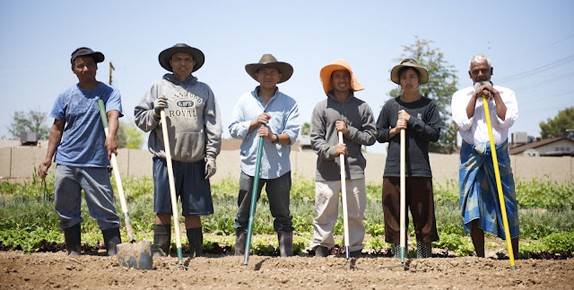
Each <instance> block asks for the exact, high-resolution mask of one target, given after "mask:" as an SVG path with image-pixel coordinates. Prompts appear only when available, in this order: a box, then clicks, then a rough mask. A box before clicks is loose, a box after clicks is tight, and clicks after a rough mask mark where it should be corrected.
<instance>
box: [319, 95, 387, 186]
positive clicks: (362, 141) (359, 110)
mask: <svg viewBox="0 0 574 290" xmlns="http://www.w3.org/2000/svg"><path fill="white" fill-rule="evenodd" d="M337 120H345V121H346V122H347V128H348V131H347V133H345V134H343V139H344V140H343V142H344V143H345V144H346V145H347V155H346V162H345V163H346V164H345V167H346V168H345V173H346V174H347V177H346V178H347V179H359V178H365V173H364V170H365V167H366V165H367V160H365V157H364V156H363V153H362V152H361V147H362V146H363V145H365V146H370V145H373V144H374V143H375V141H376V135H377V128H376V127H375V119H374V117H373V112H372V110H371V107H369V105H368V104H367V103H365V102H364V101H362V100H359V99H357V98H356V97H355V96H354V95H353V93H351V95H350V96H349V98H348V99H347V101H346V102H345V103H339V102H337V101H336V100H335V99H333V98H332V97H331V96H330V95H328V96H327V99H325V100H322V101H320V102H319V103H318V104H317V105H316V106H315V109H314V110H313V117H312V121H311V122H312V124H311V137H310V138H311V146H312V147H313V150H314V151H315V153H317V173H316V176H315V178H316V180H318V181H335V180H340V179H341V172H340V165H339V158H338V156H337V155H335V146H337V143H339V137H338V136H337V131H336V129H335V122H336V121H337Z"/></svg>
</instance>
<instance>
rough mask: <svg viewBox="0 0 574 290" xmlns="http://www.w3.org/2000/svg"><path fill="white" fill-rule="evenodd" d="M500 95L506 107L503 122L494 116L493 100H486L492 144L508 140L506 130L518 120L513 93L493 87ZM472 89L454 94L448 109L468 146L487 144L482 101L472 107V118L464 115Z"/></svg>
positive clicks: (468, 88) (509, 90) (516, 105)
mask: <svg viewBox="0 0 574 290" xmlns="http://www.w3.org/2000/svg"><path fill="white" fill-rule="evenodd" d="M494 88H495V89H496V90H497V91H498V92H499V93H500V97H501V98H502V101H503V102H504V105H506V116H505V118H504V120H502V119H500V118H498V116H497V115H496V105H495V103H494V100H493V99H490V100H488V109H489V113H490V121H491V123H492V135H493V137H494V142H495V143H496V144H497V145H498V144H502V143H504V142H505V141H506V140H507V139H508V129H509V128H510V127H512V125H514V122H515V121H516V119H517V118H518V103H517V101H516V95H515V94H514V91H513V90H511V89H508V88H505V87H501V86H494ZM473 93H474V87H467V88H464V89H461V90H459V91H457V92H456V93H454V95H453V96H452V100H451V105H450V108H451V110H452V119H453V121H454V122H455V123H456V124H457V125H458V128H459V129H458V130H459V131H458V132H459V133H460V136H461V137H462V140H464V141H465V142H466V143H468V144H480V143H485V142H489V141H490V138H489V136H488V126H487V124H486V118H485V115H484V108H483V101H482V100H481V99H479V100H477V101H476V104H475V107H474V116H472V117H471V118H468V117H467V115H466V106H467V105H468V102H469V101H470V99H471V98H472V94H473Z"/></svg>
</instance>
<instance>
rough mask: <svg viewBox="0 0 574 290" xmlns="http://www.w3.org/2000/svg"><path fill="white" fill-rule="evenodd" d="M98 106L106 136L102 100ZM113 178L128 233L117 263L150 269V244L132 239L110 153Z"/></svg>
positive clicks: (119, 184) (119, 247)
mask: <svg viewBox="0 0 574 290" xmlns="http://www.w3.org/2000/svg"><path fill="white" fill-rule="evenodd" d="M98 106H99V107H100V117H101V119H102V124H103V125H104V132H105V133H106V136H108V117H107V115H106V108H105V106H104V102H103V101H102V100H98ZM110 163H111V166H112V169H113V172H114V177H115V179H116V185H117V188H118V195H119V197H120V204H121V207H122V212H123V214H124V223H125V225H126V231H127V232H128V239H129V243H121V244H119V245H117V248H118V254H117V255H118V261H119V263H120V265H121V266H124V267H128V268H135V269H148V270H149V269H152V268H153V258H152V255H151V243H150V242H139V243H136V241H135V238H134V230H133V229H132V224H131V222H130V216H129V212H128V205H127V203H126V197H125V194H124V188H123V186H122V179H121V177H120V170H119V167H118V161H117V158H116V154H115V153H112V157H111V160H110Z"/></svg>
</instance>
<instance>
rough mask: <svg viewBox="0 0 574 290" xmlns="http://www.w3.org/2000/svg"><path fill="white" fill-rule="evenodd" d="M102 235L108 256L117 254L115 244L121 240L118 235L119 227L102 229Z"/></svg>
mask: <svg viewBox="0 0 574 290" xmlns="http://www.w3.org/2000/svg"><path fill="white" fill-rule="evenodd" d="M102 235H103V236H104V245H105V246H106V251H107V252H108V256H115V255H117V254H118V248H117V245H118V244H120V243H121V242H122V238H121V237H120V228H111V229H107V230H105V231H102Z"/></svg>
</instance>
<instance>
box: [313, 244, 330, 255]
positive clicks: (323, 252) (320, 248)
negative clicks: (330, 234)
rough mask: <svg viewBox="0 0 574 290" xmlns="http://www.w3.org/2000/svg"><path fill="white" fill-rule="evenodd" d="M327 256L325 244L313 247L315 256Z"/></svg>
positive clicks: (327, 251) (327, 250)
mask: <svg viewBox="0 0 574 290" xmlns="http://www.w3.org/2000/svg"><path fill="white" fill-rule="evenodd" d="M327 256H329V248H327V247H325V246H317V247H315V257H327Z"/></svg>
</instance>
